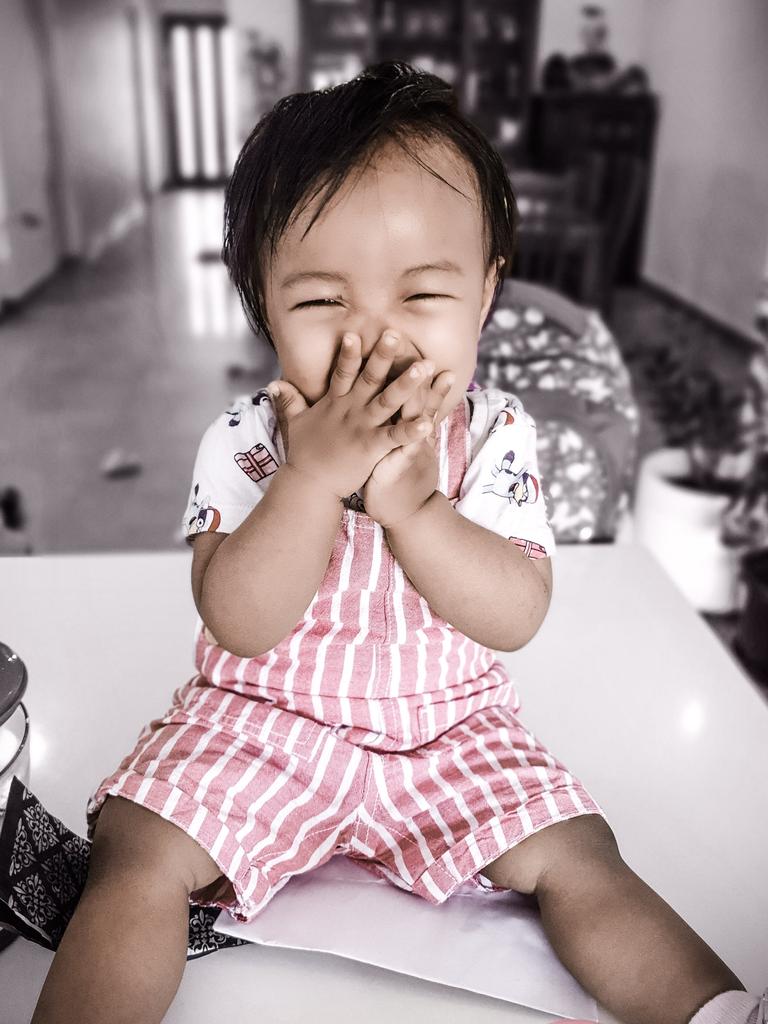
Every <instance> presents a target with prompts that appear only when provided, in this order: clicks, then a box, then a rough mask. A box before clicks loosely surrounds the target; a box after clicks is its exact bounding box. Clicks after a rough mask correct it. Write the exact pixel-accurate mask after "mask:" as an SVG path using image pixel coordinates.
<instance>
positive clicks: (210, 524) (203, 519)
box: [187, 484, 221, 536]
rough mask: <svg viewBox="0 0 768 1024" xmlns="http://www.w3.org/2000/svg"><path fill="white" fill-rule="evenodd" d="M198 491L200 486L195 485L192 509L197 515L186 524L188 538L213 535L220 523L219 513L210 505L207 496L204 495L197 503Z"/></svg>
mask: <svg viewBox="0 0 768 1024" xmlns="http://www.w3.org/2000/svg"><path fill="white" fill-rule="evenodd" d="M199 489H200V484H195V487H194V491H193V494H194V498H193V499H192V508H193V509H194V508H196V509H197V513H196V514H195V515H194V516H192V518H191V519H190V520H189V523H188V527H189V528H188V530H187V534H188V535H190V536H191V535H192V534H194V533H206V532H208V533H215V531H216V530H217V529H218V528H219V525H220V523H221V512H219V510H218V509H217V508H214V507H213V505H211V499H210V496H209V495H206V497H205V498H204V499H203V501H201V502H198V500H197V496H198V491H199Z"/></svg>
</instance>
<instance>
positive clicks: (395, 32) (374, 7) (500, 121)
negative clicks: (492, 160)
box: [299, 0, 539, 163]
mask: <svg viewBox="0 0 768 1024" xmlns="http://www.w3.org/2000/svg"><path fill="white" fill-rule="evenodd" d="M299 11H300V41H299V66H300V69H301V84H300V88H301V89H302V90H310V89H318V88H324V87H326V86H330V85H336V84H338V83H340V82H344V81H347V80H348V79H350V78H352V77H354V75H355V74H357V73H358V72H359V71H361V70H362V69H363V68H364V67H365V66H366V65H367V64H372V63H375V62H377V61H382V60H403V61H407V62H408V63H409V64H413V65H415V66H416V67H418V68H421V69H422V70H424V71H431V72H433V73H434V74H436V75H439V76H440V77H441V78H444V79H445V80H446V81H448V82H450V83H451V84H452V85H453V86H454V88H455V89H456V92H457V95H458V97H459V107H460V109H461V110H462V112H463V113H464V114H465V115H466V116H467V117H469V118H470V120H472V121H473V122H474V123H475V124H477V126H478V127H479V128H481V129H482V131H483V132H484V133H485V134H486V135H487V136H488V138H489V139H490V140H491V142H492V143H493V144H494V145H495V146H496V147H497V149H498V150H499V151H500V152H501V153H502V155H503V156H504V157H505V159H508V160H509V162H510V163H514V162H516V159H517V157H518V156H519V154H521V153H522V152H524V151H525V145H526V129H527V116H528V98H529V95H530V90H531V83H532V79H533V74H534V61H535V55H536V49H537V37H538V24H539V0H428V2H427V0H422V2H421V3H413V2H412V0H301V2H300V8H299Z"/></svg>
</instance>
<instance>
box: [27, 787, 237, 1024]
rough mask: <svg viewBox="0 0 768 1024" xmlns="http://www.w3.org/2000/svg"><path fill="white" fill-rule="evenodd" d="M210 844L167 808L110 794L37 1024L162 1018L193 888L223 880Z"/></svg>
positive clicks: (182, 960)
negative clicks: (158, 810)
mask: <svg viewBox="0 0 768 1024" xmlns="http://www.w3.org/2000/svg"><path fill="white" fill-rule="evenodd" d="M221 877H222V876H221V871H220V869H219V867H218V866H217V864H216V862H215V861H214V860H213V859H212V858H211V857H210V856H209V855H208V854H207V853H206V852H205V850H204V849H203V848H202V846H200V844H199V843H198V842H197V841H196V840H194V839H192V838H191V837H190V836H188V835H187V834H186V833H185V832H183V831H182V830H181V829H180V828H178V827H177V826H176V825H174V824H172V823H171V822H169V821H166V820H165V819H164V818H162V817H161V816H160V815H159V814H155V813H154V811H150V810H148V809H147V808H145V807H141V806H139V805H138V804H135V803H133V802H132V801H130V800H127V799H125V798H123V797H111V796H110V797H107V799H106V801H105V802H104V805H103V807H102V809H101V812H100V814H99V817H98V819H97V822H96V827H95V831H94V835H93V845H92V847H91V857H90V861H89V865H88V878H87V881H86V885H85V888H84V889H83V893H82V895H81V897H80V900H79V902H78V905H77V908H76V910H75V913H74V914H73V916H72V918H71V919H70V921H69V924H68V925H67V929H66V931H65V932H64V935H63V936H62V939H61V942H60V943H59V947H58V949H57V950H56V955H55V956H54V959H53V963H52V964H51V967H50V970H49V972H48V976H47V977H46V979H45V983H44V985H43V988H42V991H41V992H40V996H39V999H38V1002H37V1006H36V1008H35V1013H34V1016H33V1018H32V1024H54V1022H55V1024H70V1022H75V1021H77V1022H78V1024H97V1022H98V1024H103V1022H104V1021H109V1022H110V1024H127V1022H128V1021H130V1022H132V1024H136V1022H138V1021H141V1024H153V1022H155V1021H157V1022H159V1021H161V1020H162V1018H163V1016H164V1014H165V1012H166V1010H167V1009H168V1007H169V1006H170V1004H171V1002H172V1000H173V997H174V995H175V994H176V990H177V989H178V987H179V983H180V981H181V977H182V974H183V973H184V967H185V964H186V957H187V948H188V935H189V899H188V897H189V894H190V893H192V892H196V890H197V889H200V888H202V887H203V886H207V885H211V883H212V882H214V881H215V880H216V879H220V878H221Z"/></svg>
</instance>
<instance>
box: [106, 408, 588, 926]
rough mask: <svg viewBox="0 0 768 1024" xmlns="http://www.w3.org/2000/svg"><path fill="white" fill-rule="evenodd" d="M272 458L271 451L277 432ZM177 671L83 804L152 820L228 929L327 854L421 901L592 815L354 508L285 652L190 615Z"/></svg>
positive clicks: (452, 457)
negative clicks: (225, 885) (164, 823)
mask: <svg viewBox="0 0 768 1024" xmlns="http://www.w3.org/2000/svg"><path fill="white" fill-rule="evenodd" d="M468 409H469V405H468V401H467V399H466V398H465V399H464V402H463V403H460V404H459V405H458V406H457V407H456V408H455V409H454V410H453V412H452V413H451V414H449V415H448V416H447V417H446V418H445V420H444V421H443V423H442V424H441V427H440V431H439V434H438V437H437V439H436V445H439V446H440V482H439V489H440V490H441V491H442V492H443V493H444V494H446V495H447V496H448V497H449V499H451V501H452V502H453V503H454V504H455V502H456V499H457V497H458V494H459V488H460V484H461V482H462V479H463V477H464V474H465V471H466V469H467V464H468V461H469V441H468V438H469V434H468V422H467V421H468V415H469V414H468ZM230 425H231V424H230ZM277 448H278V451H279V456H280V458H284V452H283V450H282V441H281V439H280V438H279V434H278V444H277ZM537 486H538V484H537ZM522 546H523V547H524V548H525V547H526V546H525V544H524V542H523V545H522ZM527 547H528V549H530V545H528V546H527ZM526 553H527V551H526ZM195 666H196V669H197V673H196V674H195V675H194V676H193V677H192V678H191V679H190V680H189V681H188V682H187V683H186V684H184V685H183V686H181V687H180V688H179V689H178V690H176V692H175V693H174V695H173V702H172V705H171V707H170V709H169V710H168V711H167V712H166V714H165V715H164V716H163V717H162V718H159V719H155V720H153V721H152V722H150V724H149V725H147V726H146V727H145V728H144V730H143V731H142V733H141V734H140V736H139V738H138V740H137V743H136V746H135V748H134V750H133V751H132V752H131V753H130V754H128V755H127V756H126V757H125V758H124V759H123V761H122V762H121V764H120V766H119V768H118V769H117V770H116V771H115V772H114V773H113V774H112V775H110V776H109V777H107V778H106V779H104V780H103V781H102V782H101V783H100V785H99V786H98V788H97V789H96V790H95V791H94V793H93V794H92V796H91V797H90V799H89V801H88V806H87V822H88V837H89V838H93V830H94V826H95V822H96V818H97V816H98V813H99V810H100V808H101V806H102V804H103V801H104V799H105V798H106V796H107V795H108V794H119V795H120V796H123V797H126V798H127V799H130V800H133V801H135V802H136V803H139V804H141V805H143V806H144V807H147V808H149V809H151V810H153V811H155V812H157V813H158V814H160V815H162V817H164V818H166V819H167V820H169V821H171V822H173V823H174V824H176V825H178V826H179V827H180V828H182V829H183V830H184V831H185V832H186V833H187V834H188V835H190V836H192V837H194V838H195V839H196V840H197V841H198V842H199V843H200V844H201V845H202V846H203V847H204V848H205V850H206V851H207V852H208V853H209V854H210V856H211V857H212V858H213V859H214V860H215V861H216V863H217V864H218V865H219V867H220V868H221V871H222V873H223V874H224V875H225V876H226V877H227V878H228V879H229V880H230V881H231V882H232V886H233V889H234V893H235V902H234V903H231V902H230V903H227V902H225V901H223V900H218V899H213V900H210V901H208V903H207V904H206V905H210V906H221V907H224V908H225V909H227V910H228V911H229V912H230V913H231V914H232V915H233V916H234V917H235V918H237V919H238V920H241V921H248V920H250V919H251V918H253V917H254V915H256V914H257V913H258V912H259V911H260V910H261V909H262V908H263V907H264V906H265V905H266V904H267V902H268V901H269V900H270V899H271V897H272V896H273V895H274V894H275V893H276V892H277V891H278V890H279V889H280V888H281V887H282V886H283V885H285V884H286V882H288V880H289V879H290V878H291V876H292V875H295V874H298V873H300V872H303V871H307V870H310V869H311V868H314V867H317V866H318V865H320V864H322V863H323V862H325V861H327V860H328V859H329V858H330V857H332V856H334V855H335V854H338V853H344V854H345V855H346V856H348V857H350V858H352V859H354V860H355V861H357V862H358V863H360V864H361V865H363V866H365V867H366V868H368V869H369V870H371V871H373V872H375V873H377V874H379V875H381V876H383V877H384V878H386V879H388V880H389V881H390V882H392V883H393V884H394V885H396V886H398V887H400V888H402V889H406V890H408V891H411V892H414V893H416V894H418V895H419V896H421V897H423V898H424V899H426V900H428V901H429V902H431V903H436V904H437V903H442V902H443V901H444V900H445V899H446V898H447V897H448V896H450V895H451V893H452V892H453V891H454V890H455V889H456V888H457V887H458V886H459V885H461V884H462V883H463V882H466V881H470V880H472V881H473V882H474V883H475V884H476V885H477V886H479V887H481V888H485V889H495V888H496V887H495V886H493V885H491V883H490V882H489V881H488V880H487V879H482V878H481V877H480V874H479V873H480V871H481V869H482V868H483V867H485V866H486V865H487V864H489V863H490V862H491V861H493V860H495V859H496V858H497V857H499V856H500V855H501V854H502V853H504V852H505V851H506V850H508V849H509V848H510V847H512V846H514V845H515V844H516V843H518V842H519V841H520V840H522V839H524V838H525V837H526V836H529V835H531V834H532V833H534V832H537V831H538V830H540V829H542V828H545V827H546V826H547V825H550V824H553V823H554V822H558V821H564V820H565V819H567V818H570V817H574V816H576V815H579V814H600V815H602V816H605V815H604V812H603V811H602V809H601V808H600V807H599V805H598V804H597V803H596V801H595V800H594V799H593V798H592V797H591V796H590V795H589V793H588V792H587V790H586V789H585V787H584V786H583V785H582V783H581V782H580V781H579V780H578V779H577V778H575V777H574V776H573V775H571V774H569V772H568V771H567V770H566V768H565V766H564V765H563V764H561V762H560V761H558V760H557V759H556V758H555V757H554V756H552V754H550V753H549V752H548V751H547V750H546V748H545V747H544V746H543V745H542V744H541V743H540V742H539V741H538V740H537V739H536V737H535V736H534V735H533V734H532V733H531V732H529V731H528V730H527V729H526V728H525V726H524V725H523V724H522V722H521V721H520V720H519V719H518V717H517V714H516V712H517V711H518V710H519V708H520V700H519V697H518V695H517V692H516V689H515V686H514V683H513V682H512V680H510V679H509V677H508V676H507V675H506V672H505V670H504V666H503V665H502V664H501V662H500V661H499V660H498V659H497V658H496V656H495V654H494V653H493V652H492V651H491V650H489V649H488V648H486V647H483V646H482V645H481V644H478V643H476V642H474V641H473V640H471V639H470V638H468V637H466V636H465V635H464V634H462V633H461V632H459V631H458V630H456V629H455V628H454V627H453V626H451V625H450V624H449V623H447V622H446V621H445V620H444V619H441V618H440V617H439V616H437V615H436V614H435V612H434V611H432V609H431V608H430V607H429V605H428V604H427V602H426V601H425V600H424V598H423V597H422V596H421V595H420V594H419V593H418V591H416V590H415V589H414V587H413V585H412V584H411V582H410V580H409V579H408V577H407V576H406V574H405V572H404V571H403V569H402V568H401V566H400V565H399V564H398V562H397V561H396V560H395V558H394V557H393V555H392V553H391V551H390V549H389V546H388V544H387V542H386V538H385V535H384V531H383V529H382V528H381V526H380V525H379V524H378V523H377V522H375V520H373V519H371V518H370V517H369V516H367V515H366V514H365V513H364V512H361V511H356V510H354V509H353V508H350V507H345V508H344V512H343V518H342V521H341V524H340V528H339V531H338V534H337V537H336V541H335V544H334V548H333V552H332V555H331V558H330V561H329V564H328V568H327V570H326V573H325V576H324V578H323V580H322V582H321V585H320V587H319V589H318V591H317V593H316V594H315V596H314V598H313V600H312V602H311V603H310V605H309V607H308V609H307V611H306V613H305V615H304V617H303V619H302V620H301V621H300V622H299V623H298V624H297V626H296V627H295V629H294V630H293V631H292V632H291V633H290V634H289V635H288V636H287V637H286V638H285V639H284V640H283V641H281V642H280V643H279V644H278V645H277V646H276V647H275V648H273V649H272V650H271V651H269V652H267V653H265V654H264V655H262V656H260V657H256V658H242V657H239V656H237V655H234V654H232V653H230V652H228V651H226V650H225V649H223V648H222V647H220V646H218V644H217V643H216V642H215V638H214V637H213V636H212V634H210V632H209V631H208V629H207V627H204V625H203V623H202V621H201V620H200V619H199V618H198V622H197V626H196V637H195ZM190 902H192V897H191V896H190Z"/></svg>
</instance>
